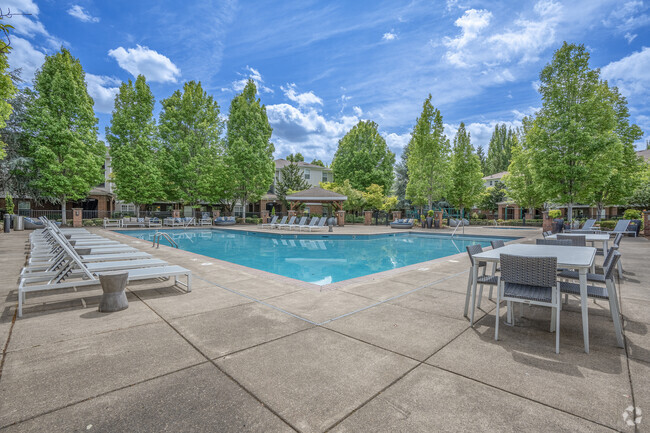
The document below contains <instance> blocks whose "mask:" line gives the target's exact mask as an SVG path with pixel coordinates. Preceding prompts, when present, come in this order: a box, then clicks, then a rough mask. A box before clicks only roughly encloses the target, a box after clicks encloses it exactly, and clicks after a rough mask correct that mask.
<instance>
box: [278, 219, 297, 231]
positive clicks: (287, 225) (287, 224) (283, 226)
mask: <svg viewBox="0 0 650 433" xmlns="http://www.w3.org/2000/svg"><path fill="white" fill-rule="evenodd" d="M295 222H296V217H295V216H292V217H291V218H290V219H289V222H288V223H285V224H278V228H279V229H283V228H285V227H290V226H292V225H294V223H295Z"/></svg>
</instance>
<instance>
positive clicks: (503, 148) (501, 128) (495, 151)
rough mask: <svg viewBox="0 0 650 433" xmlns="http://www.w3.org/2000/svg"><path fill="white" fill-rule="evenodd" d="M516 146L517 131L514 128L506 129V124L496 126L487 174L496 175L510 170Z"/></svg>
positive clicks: (488, 155)
mask: <svg viewBox="0 0 650 433" xmlns="http://www.w3.org/2000/svg"><path fill="white" fill-rule="evenodd" d="M516 144H517V134H516V131H513V130H512V128H506V125H505V123H504V124H502V125H498V124H497V125H495V127H494V132H493V133H492V138H491V139H490V144H489V146H488V154H487V159H486V161H485V168H486V170H487V174H495V173H500V172H502V171H506V170H508V166H509V165H510V159H511V153H512V147H513V146H515V145H516Z"/></svg>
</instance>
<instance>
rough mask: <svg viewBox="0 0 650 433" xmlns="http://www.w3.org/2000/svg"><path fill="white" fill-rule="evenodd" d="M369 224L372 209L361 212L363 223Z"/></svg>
mask: <svg viewBox="0 0 650 433" xmlns="http://www.w3.org/2000/svg"><path fill="white" fill-rule="evenodd" d="M370 224H372V211H371V210H367V211H365V212H364V213H363V225H364V226H369V225H370Z"/></svg>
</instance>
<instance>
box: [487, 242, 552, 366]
mask: <svg viewBox="0 0 650 433" xmlns="http://www.w3.org/2000/svg"><path fill="white" fill-rule="evenodd" d="M500 261H501V277H500V278H499V286H498V288H497V307H496V323H495V328H494V339H495V340H499V321H500V317H499V310H500V304H501V301H507V302H509V303H512V302H518V303H524V304H531V305H540V306H544V307H551V308H552V313H551V332H553V331H555V353H560V283H559V282H558V281H557V276H556V269H557V258H556V257H523V256H513V255H509V254H501V258H500Z"/></svg>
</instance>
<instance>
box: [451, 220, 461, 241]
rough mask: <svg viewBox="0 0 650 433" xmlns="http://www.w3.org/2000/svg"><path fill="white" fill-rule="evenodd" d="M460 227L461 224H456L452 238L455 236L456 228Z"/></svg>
mask: <svg viewBox="0 0 650 433" xmlns="http://www.w3.org/2000/svg"><path fill="white" fill-rule="evenodd" d="M462 223H463V222H462V221H461V224H462ZM458 227H460V225H458V224H456V228H455V229H454V231H453V232H452V233H451V237H452V238H453V237H454V235H455V234H456V230H458Z"/></svg>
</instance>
